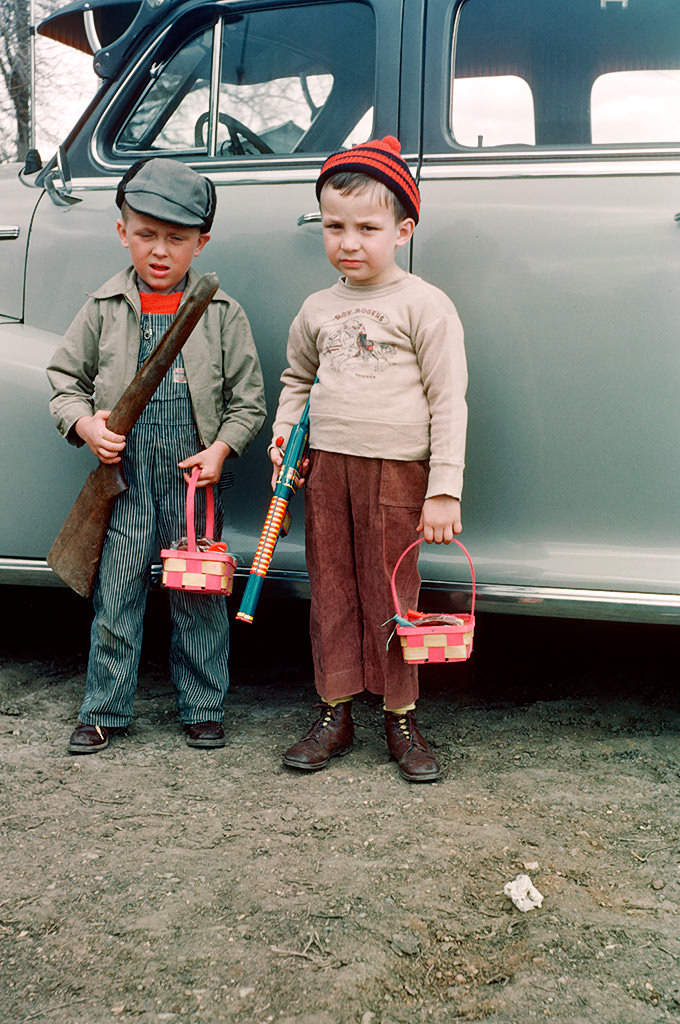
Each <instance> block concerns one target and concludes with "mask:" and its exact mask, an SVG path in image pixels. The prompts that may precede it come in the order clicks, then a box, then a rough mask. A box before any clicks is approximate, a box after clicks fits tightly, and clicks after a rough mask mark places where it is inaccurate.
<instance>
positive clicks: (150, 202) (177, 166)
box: [116, 157, 215, 231]
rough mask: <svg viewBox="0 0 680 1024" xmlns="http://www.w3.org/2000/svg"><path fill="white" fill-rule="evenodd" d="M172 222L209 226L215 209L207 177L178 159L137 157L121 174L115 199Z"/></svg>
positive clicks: (211, 188)
mask: <svg viewBox="0 0 680 1024" xmlns="http://www.w3.org/2000/svg"><path fill="white" fill-rule="evenodd" d="M123 202H126V203H127V204H128V206H129V207H130V209H132V210H135V211H136V212H137V213H145V214H147V215H148V216H149V217H157V218H158V219H159V220H167V221H170V222H171V223H172V224H183V225H185V226H186V227H198V228H201V229H202V230H204V231H209V230H210V225H211V224H212V220H213V216H214V212H215V189H214V186H213V184H212V182H211V181H209V180H208V179H207V178H204V177H203V176H202V175H201V174H198V173H197V172H196V171H194V170H192V168H191V167H187V165H186V164H183V163H182V162H181V161H180V160H170V159H169V158H167V157H153V158H152V159H151V160H144V161H138V162H137V163H136V164H133V165H132V167H130V169H129V170H128V171H127V173H126V174H125V175H124V177H123V179H122V181H121V183H120V185H119V186H118V191H117V193H116V203H117V204H118V207H119V208H120V207H122V205H123Z"/></svg>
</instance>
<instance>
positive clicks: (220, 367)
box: [48, 157, 265, 754]
mask: <svg viewBox="0 0 680 1024" xmlns="http://www.w3.org/2000/svg"><path fill="white" fill-rule="evenodd" d="M116 203H117V205H118V207H119V209H120V217H119V219H118V221H117V225H116V227H117V231H118V237H119V239H120V242H121V244H122V245H123V246H124V247H125V248H126V249H127V250H128V252H129V254H130V258H131V262H132V266H130V267H128V269H127V270H124V271H121V272H120V273H119V274H116V276H115V277H112V278H111V279H110V280H109V281H107V282H106V283H105V284H103V285H102V286H101V287H100V288H98V289H97V290H96V291H95V292H93V293H92V295H91V297H90V299H89V300H88V301H87V302H86V304H85V305H84V306H83V308H82V309H81V311H80V312H79V313H78V315H77V316H76V318H75V320H74V321H73V323H72V324H71V326H70V327H69V329H68V331H67V332H66V335H65V337H64V340H63V343H62V345H61V346H60V347H59V349H58V350H57V351H56V352H55V354H54V356H53V357H52V361H51V364H50V366H49V367H48V377H49V379H50V383H51V384H52V389H53V394H52V399H51V401H50V411H51V413H52V416H53V419H54V420H55V423H56V425H57V428H58V430H59V431H60V433H61V434H62V435H63V436H64V437H66V439H67V440H68V441H69V442H70V443H71V444H74V445H78V446H80V445H83V444H87V445H88V446H89V447H90V449H91V450H92V451H93V452H94V454H95V455H96V456H97V458H98V459H100V461H101V462H104V463H114V462H120V463H121V468H122V470H123V474H124V476H125V479H126V481H127V483H128V489H127V491H126V492H125V493H124V494H122V495H121V496H120V497H119V498H118V499H117V501H116V503H115V505H114V507H113V512H112V515H111V521H110V523H109V528H108V531H107V535H106V539H105V542H104V548H103V551H102V556H101V561H100V564H99V571H98V574H97V578H96V580H95V587H94V593H93V601H94V610H95V615H94V621H93V623H92V631H91V643H90V656H89V661H88V669H87V681H86V685H85V697H84V700H83V704H82V707H81V709H80V714H79V721H78V723H77V725H76V727H75V729H74V731H73V733H72V735H71V738H70V741H69V745H68V749H69V751H70V752H71V753H72V754H92V753H97V752H99V751H101V750H104V749H105V748H106V746H107V745H108V743H109V737H110V736H111V735H113V734H115V733H120V732H124V731H125V729H126V728H127V726H128V725H129V723H130V721H131V718H132V704H133V698H134V694H135V689H136V686H137V666H138V662H139V656H140V652H141V646H142V624H143V618H144V607H145V604H146V597H147V591H148V587H149V576H150V567H151V563H152V561H153V559H154V557H157V556H158V551H159V548H168V547H171V546H172V545H173V542H174V541H176V540H177V538H178V537H180V536H182V535H183V534H185V533H186V504H185V502H186V491H187V487H186V482H187V481H188V479H189V474H190V473H191V472H192V469H193V468H194V467H196V466H198V467H200V470H201V472H200V476H199V478H198V481H197V487H198V488H200V490H199V491H197V492H196V494H197V503H196V504H197V515H198V519H199V522H200V521H202V520H203V519H204V517H205V488H207V487H212V488H213V489H214V500H215V509H216V521H217V531H218V534H217V536H219V531H220V529H221V525H222V508H221V502H220V499H219V490H218V489H217V486H216V485H217V484H218V482H219V479H220V475H221V472H222V466H223V463H224V461H225V459H227V458H230V457H234V456H238V455H241V454H243V452H244V451H245V450H246V448H247V447H248V445H249V444H250V442H251V441H252V439H253V437H255V435H256V434H257V433H258V431H259V430H260V429H261V427H262V424H263V423H264V417H265V405H264V389H263V384H262V373H261V370H260V363H259V360H258V357H257V352H256V351H255V345H254V343H253V339H252V335H251V332H250V325H249V323H248V320H247V318H246V316H245V313H244V312H243V310H242V309H241V307H240V306H239V304H238V303H237V302H235V301H234V300H233V299H231V298H230V297H229V296H228V295H227V294H226V293H225V292H223V291H222V290H221V289H218V290H217V292H216V293H215V295H214V296H213V298H212V299H211V301H210V303H209V305H208V308H207V309H206V311H205V312H204V314H203V316H202V317H201V319H200V321H199V323H198V324H197V325H196V327H195V328H194V330H193V331H192V333H191V336H190V337H189V338H188V340H187V341H186V343H185V345H184V347H183V349H182V352H181V353H180V354H179V355H178V356H177V358H176V359H175V362H174V363H173V365H172V366H171V368H170V370H169V371H168V373H167V374H166V376H165V377H164V379H163V381H162V382H161V384H160V386H159V387H158V389H157V391H156V392H155V394H154V395H153V397H152V399H151V401H150V402H149V404H148V405H147V406H146V408H145V409H144V410H143V412H142V414H141V416H140V417H139V419H138V421H137V423H136V424H135V426H134V427H133V429H132V430H131V431H130V433H129V434H128V435H127V437H124V436H122V435H120V434H116V433H114V432H113V431H111V430H109V428H108V425H107V421H108V416H109V411H110V410H111V409H112V408H113V407H114V405H115V403H116V402H117V401H118V399H119V398H120V396H121V394H122V393H123V391H124V390H125V388H126V387H127V385H128V384H129V383H130V381H131V380H132V378H133V377H134V375H135V372H136V370H137V368H138V367H139V366H141V365H142V363H143V362H144V360H145V359H146V358H147V356H149V355H150V354H151V352H152V351H153V349H154V348H155V347H156V345H157V344H158V342H159V341H160V339H161V337H162V336H163V334H164V332H165V330H166V329H167V328H168V327H169V326H170V323H171V322H172V320H173V319H174V316H175V314H176V313H177V311H178V308H179V306H180V304H181V302H182V298H183V295H184V294H185V293H186V294H188V293H189V291H191V289H192V288H193V286H194V284H195V283H196V281H197V279H198V275H197V274H196V272H195V271H194V270H193V269H192V267H191V264H192V262H193V260H194V257H196V256H197V255H198V254H199V253H200V252H201V250H202V249H203V248H204V246H205V245H206V244H207V242H208V240H209V239H210V234H209V231H210V227H211V224H212V220H213V215H214V212H215V190H214V187H213V185H212V182H210V181H209V179H207V178H204V177H203V176H202V175H200V174H197V173H196V171H194V170H192V168H190V167H187V166H186V164H183V163H181V162H180V161H177V160H171V159H167V158H165V157H156V158H153V159H150V160H140V161H138V162H137V163H135V164H133V165H132V167H131V168H130V169H129V170H128V172H127V173H126V174H125V175H124V177H123V179H122V181H121V182H120V184H119V186H118V192H117V195H116ZM215 539H217V537H216V538H215ZM168 595H169V602H170V615H171V619H172V638H171V642H170V678H171V681H172V684H173V688H174V691H175V696H176V699H177V705H178V709H179V717H180V720H181V722H182V725H183V727H184V731H185V734H186V742H187V743H188V744H189V746H192V747H223V746H224V743H225V739H224V729H223V726H222V721H223V718H224V710H223V701H224V697H225V694H226V692H227V686H228V671H227V651H228V638H229V633H228V619H227V609H226V602H225V598H224V597H223V596H220V595H214V596H213V595H204V594H191V593H186V592H184V591H181V590H172V591H169V592H168Z"/></svg>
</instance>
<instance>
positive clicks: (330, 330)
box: [270, 136, 467, 782]
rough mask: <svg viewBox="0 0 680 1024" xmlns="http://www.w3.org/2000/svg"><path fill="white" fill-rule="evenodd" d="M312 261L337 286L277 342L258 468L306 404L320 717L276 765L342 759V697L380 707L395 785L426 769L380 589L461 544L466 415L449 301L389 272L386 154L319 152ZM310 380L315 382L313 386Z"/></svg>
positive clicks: (395, 224) (387, 602) (380, 147)
mask: <svg viewBox="0 0 680 1024" xmlns="http://www.w3.org/2000/svg"><path fill="white" fill-rule="evenodd" d="M316 195H317V198H318V199H319V203H320V207H321V223H322V229H323V239H324V246H325V249H326V255H327V256H328V259H329V260H330V262H331V264H332V265H333V266H334V267H335V268H336V269H337V270H339V271H340V273H341V274H342V277H341V278H340V280H339V281H338V282H337V283H336V284H334V285H333V286H332V287H331V288H328V289H325V290H324V291H321V292H317V293H316V294H314V295H311V296H310V297H309V298H308V299H307V300H306V301H305V303H304V304H303V306H302V309H301V310H300V312H299V313H298V315H297V317H296V319H295V320H294V321H293V325H292V327H291V330H290V335H289V339H288V368H287V369H286V370H285V371H284V373H283V375H282V377H281V380H282V382H283V385H284V387H283V391H282V393H281V398H280V401H279V408H278V412H277V414H276V420H275V423H274V438H276V439H277V440H276V441H274V442H273V444H272V445H271V446H270V456H271V459H272V461H273V462H274V464H275V466H276V467H278V466H280V464H281V461H282V454H281V449H280V448H279V435H281V439H283V440H282V442H281V443H282V445H283V444H284V443H285V439H286V438H287V437H288V436H289V434H290V430H291V428H292V426H293V424H295V423H296V422H297V420H298V419H299V416H300V413H301V412H302V409H303V406H304V404H305V402H306V400H307V397H308V396H309V395H310V390H311V396H310V434H309V441H310V455H309V466H308V470H307V471H306V472H305V476H306V492H307V493H306V498H305V538H306V555H307V569H308V572H309V579H310V584H311V597H312V602H311V616H310V628H311V639H312V652H313V656H314V679H315V685H316V689H317V692H318V694H319V696H320V698H321V702H322V703H321V714H320V715H319V717H318V719H317V720H316V722H314V724H313V725H312V727H311V729H310V730H309V731H308V732H307V733H305V735H304V736H303V737H302V739H301V740H299V742H298V743H296V744H294V745H293V746H292V747H290V749H289V750H287V751H286V753H285V754H284V757H283V761H284V764H286V765H288V766H289V767H291V768H298V769H302V770H307V771H314V770H317V769H320V768H323V767H324V766H325V765H327V764H328V762H329V760H330V758H332V757H336V756H339V755H341V754H347V753H348V752H349V751H350V749H351V747H352V742H353V737H354V727H353V724H352V710H351V709H352V698H353V696H354V695H355V694H358V693H361V692H362V691H364V690H368V691H370V692H371V693H376V694H380V695H381V696H382V698H383V704H384V712H385V716H384V721H385V733H386V738H387V746H388V750H389V752H390V755H391V757H392V758H393V759H394V760H395V761H397V763H398V767H399V770H400V772H401V774H402V776H403V777H404V778H405V779H407V780H408V781H409V782H430V781H432V780H433V779H437V778H438V777H439V776H440V775H441V768H440V766H439V763H438V762H437V759H436V758H435V756H434V754H433V752H432V750H431V749H430V746H429V744H428V743H427V742H426V740H425V739H424V737H423V736H422V734H421V733H420V730H419V729H418V727H417V724H416V719H415V713H414V712H415V706H416V700H417V697H418V675H417V672H418V670H417V667H416V666H415V665H413V664H406V663H405V662H404V661H403V659H402V655H401V648H400V645H399V644H391V645H390V646H389V648H387V649H386V639H387V637H388V635H389V632H390V627H389V626H387V627H386V628H381V625H384V624H385V623H386V620H388V619H390V618H391V617H392V615H393V614H394V606H393V603H392V593H391V589H390V579H391V574H392V570H393V569H394V566H395V564H396V562H397V559H398V558H399V556H400V555H401V553H402V551H404V549H405V548H406V547H407V546H408V545H409V544H411V543H412V542H413V541H414V540H415V539H416V535H417V532H418V531H422V532H423V535H424V539H425V540H426V541H427V542H428V543H431V542H433V541H434V542H435V543H437V544H440V543H442V542H443V543H444V544H448V543H450V542H451V540H452V539H453V535H454V534H456V533H460V531H461V529H462V525H461V516H460V496H461V488H462V481H463V462H464V453H465V429H466V421H467V407H466V403H465V389H466V384H467V370H466V363H465V351H464V347H463V329H462V326H461V323H460V320H459V318H458V314H457V312H456V309H455V307H454V305H453V303H452V302H451V300H450V299H449V298H448V297H447V296H446V295H444V293H443V292H441V291H440V290H439V289H438V288H435V287H434V286H433V285H430V284H428V283H427V282H425V281H423V280H422V279H421V278H419V277H416V276H415V275H413V274H409V273H406V271H404V270H402V269H401V268H400V267H399V266H398V265H397V263H396V254H397V251H398V250H399V249H400V248H401V247H402V246H405V245H407V244H408V242H409V241H410V239H411V235H412V234H413V230H414V228H415V226H416V224H417V222H418V217H419V213H420V194H419V191H418V186H417V185H416V183H415V181H414V179H413V177H412V176H411V172H410V170H409V168H408V165H407V164H406V162H405V161H404V160H403V158H402V157H401V149H400V145H399V142H398V141H397V139H395V138H393V137H392V136H388V137H387V138H384V139H375V140H373V141H372V142H368V143H366V144H364V145H361V146H355V147H354V148H353V149H350V150H347V151H343V152H340V153H334V154H333V155H332V156H330V157H328V159H327V160H326V161H325V163H324V164H323V166H322V168H321V173H320V175H319V178H318V180H317V183H316ZM315 380H316V383H315ZM417 551H418V549H417V548H415V549H414V550H413V551H412V552H410V553H409V555H408V556H407V557H406V558H405V559H404V561H403V562H402V564H401V566H400V569H399V573H400V577H399V590H400V595H401V598H402V604H403V606H404V607H406V608H409V607H410V608H415V607H416V606H417V600H418V590H419V586H420V577H419V575H418V568H417Z"/></svg>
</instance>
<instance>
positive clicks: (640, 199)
mask: <svg viewBox="0 0 680 1024" xmlns="http://www.w3.org/2000/svg"><path fill="white" fill-rule="evenodd" d="M39 31H40V32H41V33H43V34H45V35H47V36H49V37H51V38H54V39H60V40H61V41H62V42H64V43H65V44H67V45H70V46H74V47H76V48H79V49H82V50H91V51H92V52H93V62H94V68H95V70H96V71H97V74H98V75H99V77H100V79H101V85H100V88H99V90H98V92H97V94H96V96H95V97H94V98H93V100H92V101H91V102H90V104H89V106H88V107H87V109H86V110H85V111H84V112H83V114H82V116H81V117H80V119H79V120H78V122H77V124H76V125H74V127H73V129H72V130H71V131H70V132H69V134H68V135H67V137H66V138H65V139H64V141H63V143H62V144H61V145H60V146H59V148H58V151H57V153H56V154H54V156H53V157H52V158H51V159H49V160H47V161H46V162H45V165H44V166H39V165H40V160H39V159H38V158H37V157H36V155H35V154H31V156H30V159H28V160H27V162H26V165H25V166H23V167H19V166H6V167H4V168H2V170H1V172H0V210H2V214H1V219H2V223H1V224H0V243H1V244H0V253H1V255H2V259H3V263H2V274H0V362H1V364H2V373H1V374H0V381H1V382H2V401H1V403H0V417H2V423H1V430H2V439H3V446H4V452H5V458H4V460H3V461H4V485H3V488H2V499H1V508H0V545H1V550H0V582H2V583H5V584H7V583H23V584H36V585H42V584H46V585H52V584H58V583H59V580H58V579H57V578H56V577H55V576H54V574H53V573H52V571H51V570H50V569H49V568H48V566H47V563H46V561H45V557H46V554H47V551H48V550H49V548H50V545H51V543H52V541H53V540H54V538H55V536H56V534H57V533H58V531H59V528H60V526H61V524H62V522H63V520H64V519H65V517H66V515H67V513H68V511H69V509H70V506H71V504H72V502H73V500H74V498H75V496H76V494H77V493H78V490H79V488H80V486H81V483H82V481H83V478H84V477H85V475H86V474H87V472H88V471H89V470H90V469H91V468H92V457H91V456H90V455H89V453H88V452H85V451H82V450H79V451H76V450H73V449H71V448H69V446H68V445H66V444H65V443H64V442H63V440H61V439H60V438H59V437H58V435H57V432H56V430H55V429H54V427H53V425H52V423H51V421H50V419H49V416H48V412H47V401H48V396H49V391H48V386H47V382H46V379H45V373H44V368H45V365H46V363H47V361H48V359H49V357H50V355H51V353H52V351H53V350H54V348H55V347H56V345H57V343H58V340H59V336H60V335H61V333H62V332H63V330H64V329H65V328H66V326H67V325H68V324H69V322H70V321H71V319H72V318H73V316H74V315H75V313H76V311H77V310H78V309H79V307H80V306H81V305H82V303H83V301H84V299H85V294H86V292H88V291H89V290H91V289H93V288H95V287H96V286H97V285H98V284H99V283H101V282H102V281H104V280H105V279H106V278H107V277H109V276H110V275H111V274H112V273H113V272H114V271H116V270H117V269H119V268H120V267H121V266H122V265H123V264H122V259H121V257H122V253H121V250H120V247H119V246H118V245H117V242H116V240H115V238H114V222H115V216H116V212H117V211H116V207H115V203H114V196H115V188H116V185H117V183H118V181H119V180H120V178H121V176H122V174H123V173H124V171H125V170H126V169H127V167H128V166H130V164H131V163H132V162H134V161H135V160H137V159H139V158H142V157H147V156H151V155H163V156H169V157H173V158H176V159H177V160H181V161H184V162H186V163H188V164H190V165H191V166H192V167H194V168H195V169H196V170H198V171H200V172H201V173H204V174H206V175H208V176H209V177H210V178H211V179H212V180H213V182H214V183H215V186H216V189H217V195H218V202H217V216H216V220H215V224H214V227H213V232H212V240H211V242H210V244H209V246H208V247H207V248H206V250H205V252H204V254H202V255H201V257H200V258H199V261H198V269H202V270H215V271H216V272H217V273H218V275H219V277H220V282H221V284H222V286H223V287H224V288H225V290H226V291H228V292H229V293H230V294H231V295H233V296H234V297H235V298H237V299H238V300H239V301H240V302H241V303H242V305H243V307H244V308H245V311H246V313H247V315H248V317H249V319H250V322H251V325H252V328H253V333H254V336H255V340H256V343H257V346H258V350H259V353H260V357H261V360H262V365H263V370H264V373H265V381H266V388H267V396H268V405H269V415H270V421H269V423H268V425H267V427H265V429H264V431H263V432H262V433H261V435H260V436H259V438H258V439H257V440H256V442H255V443H254V444H253V445H252V447H251V449H250V450H249V451H248V453H247V454H246V455H245V456H244V457H243V458H240V459H237V460H233V461H230V462H229V463H228V465H227V472H226V474H225V476H224V478H223V481H222V484H223V486H224V487H225V489H226V495H225V498H226V505H227V519H226V523H225V533H226V536H227V539H228V541H229V544H230V547H231V549H232V550H233V551H235V552H236V553H237V555H238V558H239V564H240V570H239V571H240V572H241V574H245V573H247V571H248V567H249V566H250V564H251V561H252V558H253V554H254V551H255V548H256V544H257V539H258V535H259V532H260V529H261V526H262V523H263V520H264V515H265V512H266V509H267V506H268V503H269V499H270V496H271V490H270V483H269V475H270V474H269V469H268V466H269V463H268V460H267V455H266V447H267V444H268V442H269V440H270V438H271V433H270V430H269V426H270V422H271V416H272V414H273V411H274V409H275V406H276V401H277V395H278V390H279V377H280V374H281V372H282V370H283V368H284V366H285V352H286V338H287V332H288V327H289V324H290V322H291V320H292V318H293V316H294V315H295V313H296V311H297V310H298V308H299V306H300V304H301V302H302V300H303V299H304V297H305V296H306V295H307V294H308V293H309V292H310V291H312V290H315V289H318V288H322V287H325V286H327V285H329V284H330V283H332V281H333V279H334V271H333V270H332V268H331V267H330V265H329V264H328V262H327V260H326V259H325V257H324V252H323V244H322V238H321V230H320V218H319V212H318V206H317V203H316V200H315V196H314V182H315V180H316V177H317V175H318V172H319V168H320V165H321V162H322V160H323V159H324V157H326V156H327V155H328V154H329V153H331V152H333V151H336V150H339V149H341V148H345V147H349V146H351V145H352V144H354V143H357V142H361V141H365V140H367V139H369V138H375V137H384V136H386V135H396V136H397V137H398V138H399V139H400V141H401V145H402V153H403V155H404V157H405V159H406V160H407V161H408V163H409V165H410V166H411V168H412V170H413V173H414V174H415V175H416V176H417V179H418V181H419V184H420V190H421V194H422V217H421V222H420V224H419V225H418V227H417V230H416V232H415V234H414V238H413V241H412V243H411V245H410V247H409V248H408V251H404V260H405V263H404V265H405V266H408V268H409V269H410V270H412V271H413V272H414V273H416V274H419V275H421V276H422V277H424V278H425V279H427V280H430V281H432V282H433V283H434V284H436V285H438V286H439V287H440V288H442V289H443V290H444V291H445V292H446V293H447V294H449V295H450V296H451V298H452V299H453V300H454V302H455V303H456V306H457V308H458V310H459V312H460V315H461V319H462V321H463V325H464V328H465V337H466V348H467V354H468V361H469V372H470V386H469V392H468V398H469V411H470V424H469V434H468V448H467V468H466V480H465V491H464V496H463V522H464V527H465V529H464V535H463V538H464V542H465V544H466V547H467V549H468V551H469V552H470V554H471V556H472V559H473V564H474V567H475V571H476V598H477V607H478V609H480V610H486V611H491V612H512V613H524V614H534V615H557V616H569V617H583V618H601V619H619V620H624V621H630V622H639V621H648V622H661V623H678V622H680V530H679V527H678V510H679V507H680V459H679V457H678V452H679V450H680V445H679V439H680V402H679V401H678V394H679V393H680V388H679V385H680V379H679V378H680V357H679V356H678V323H680V224H679V223H678V220H679V218H680V213H678V211H680V120H678V118H677V103H678V92H679V91H680V47H679V46H678V45H677V39H678V33H679V31H680V7H678V5H677V4H676V3H673V2H671V0H570V2H569V3H559V4H558V3H555V2H554V0H533V2H532V3H530V4H528V3H518V2H516V0H143V2H141V3H129V2H125V0H122V2H119V3H116V2H115V0H114V2H113V3H112V2H111V0H76V2H75V3H71V4H69V5H68V6H66V7H64V8H63V9H61V10H59V11H57V12H56V13H55V14H54V15H52V16H51V17H49V18H48V19H47V20H46V21H44V22H43V23H42V25H41V26H40V29H39ZM302 501H303V498H302V497H300V496H298V497H297V498H296V499H295V502H296V503H297V505H295V504H294V505H293V508H292V511H293V517H294V522H293V528H292V530H291V532H290V533H289V535H288V536H287V537H286V538H285V539H282V540H281V541H280V543H279V545H278V547H277V549H276V552H275V555H274V558H273V561H272V566H271V569H270V574H269V577H268V580H267V582H266V583H265V589H266V588H270V587H275V586H280V587H282V588H284V592H286V593H291V594H295V595H298V596H304V594H305V593H306V586H307V583H306V573H305V561H304V537H303V526H302V524H303V516H302ZM328 542H329V543H332V542H333V539H332V537H329V539H328ZM420 567H421V573H422V576H423V580H424V584H425V587H426V589H428V590H432V591H436V592H437V593H438V597H439V600H440V601H441V602H442V603H444V602H445V601H447V602H453V603H455V602H456V600H462V598H461V597H460V596H459V595H461V594H463V593H465V594H469V592H470V588H471V581H470V577H469V567H468V565H467V563H466V561H465V559H464V558H462V557H461V556H460V552H459V551H457V550H453V545H452V546H450V547H447V546H443V545H442V546H437V545H430V546H426V545H423V547H422V548H421V555H420ZM444 591H445V592H446V596H445V594H444V593H443V592H444Z"/></svg>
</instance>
